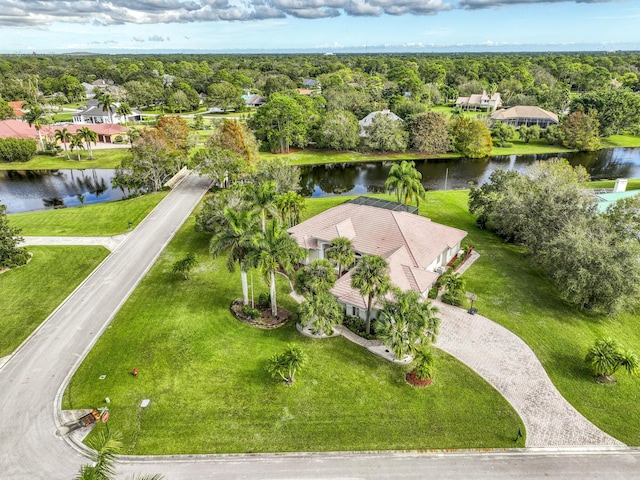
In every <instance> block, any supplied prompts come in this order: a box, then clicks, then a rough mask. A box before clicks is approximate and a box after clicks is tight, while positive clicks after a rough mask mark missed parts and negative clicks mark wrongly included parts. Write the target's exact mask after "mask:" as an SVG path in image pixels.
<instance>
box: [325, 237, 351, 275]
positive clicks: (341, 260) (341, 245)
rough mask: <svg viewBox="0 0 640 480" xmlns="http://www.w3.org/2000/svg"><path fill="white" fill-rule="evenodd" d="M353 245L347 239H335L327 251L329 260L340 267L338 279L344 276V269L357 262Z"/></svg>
mask: <svg viewBox="0 0 640 480" xmlns="http://www.w3.org/2000/svg"><path fill="white" fill-rule="evenodd" d="M355 255H356V254H355V252H354V251H353V243H351V240H349V239H348V238H346V237H338V238H334V239H333V240H332V241H331V247H329V249H328V250H327V258H328V259H329V261H331V262H333V263H334V264H335V265H336V266H337V267H338V277H341V276H342V270H343V268H349V267H350V266H351V264H352V263H353V261H354V260H355Z"/></svg>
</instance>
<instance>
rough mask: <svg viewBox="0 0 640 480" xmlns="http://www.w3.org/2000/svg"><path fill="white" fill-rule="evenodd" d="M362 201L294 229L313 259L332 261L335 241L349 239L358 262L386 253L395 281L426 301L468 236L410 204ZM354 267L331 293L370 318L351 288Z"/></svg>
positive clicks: (347, 309) (357, 313)
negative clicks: (414, 210)
mask: <svg viewBox="0 0 640 480" xmlns="http://www.w3.org/2000/svg"><path fill="white" fill-rule="evenodd" d="M376 203H377V201H376V199H370V198H368V197H358V198H356V199H354V200H351V201H348V202H345V203H343V204H341V205H338V206H336V207H333V208H330V209H329V210H326V211H324V212H322V213H320V214H319V215H316V216H315V217H312V218H310V219H308V220H306V221H304V222H302V223H300V224H298V225H296V226H294V227H292V228H290V229H289V230H288V232H289V233H290V234H291V236H292V237H293V238H295V240H296V242H297V243H298V245H299V246H301V247H302V248H304V249H305V250H307V251H308V261H313V260H315V259H319V258H326V252H327V250H328V249H329V248H330V247H331V242H332V241H333V240H334V239H336V238H338V237H346V238H348V239H349V240H351V242H352V243H353V248H354V250H355V254H356V261H357V259H358V258H359V257H361V256H363V255H380V256H381V257H383V258H385V259H386V260H387V262H388V264H389V276H390V277H391V282H392V284H393V285H395V286H396V287H398V288H400V289H401V290H402V291H408V290H415V291H417V292H419V293H420V294H421V295H422V296H423V297H426V295H427V293H428V292H429V289H431V287H432V286H433V284H434V283H435V282H436V280H437V279H438V277H439V276H440V275H441V273H442V272H443V271H444V268H445V267H446V265H447V264H448V263H449V262H450V261H451V260H452V259H453V257H455V256H456V255H457V253H458V251H459V250H460V243H461V242H462V239H463V238H464V237H466V235H467V232H465V231H463V230H459V229H457V228H452V227H448V226H446V225H441V224H439V223H435V222H432V221H431V220H429V219H428V218H425V217H421V216H420V215H417V214H416V213H411V212H410V211H408V210H409V209H408V208H403V207H407V206H406V205H403V204H399V203H396V202H385V204H383V205H381V206H374V205H375V204H376ZM352 272H353V269H351V270H349V271H348V272H347V273H346V274H345V275H343V276H342V277H341V278H339V279H338V281H337V282H336V284H335V286H334V288H333V289H332V290H331V293H333V294H334V295H335V296H336V297H337V298H338V300H339V301H340V302H341V303H342V304H343V305H344V308H345V312H346V313H347V315H354V316H360V317H361V318H365V316H366V304H365V301H364V300H363V298H362V296H361V295H360V293H359V292H358V291H357V290H354V289H353V288H351V274H352Z"/></svg>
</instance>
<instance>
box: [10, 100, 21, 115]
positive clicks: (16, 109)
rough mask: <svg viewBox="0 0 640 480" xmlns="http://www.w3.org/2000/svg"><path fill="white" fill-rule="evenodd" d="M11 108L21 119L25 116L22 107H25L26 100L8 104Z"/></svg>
mask: <svg viewBox="0 0 640 480" xmlns="http://www.w3.org/2000/svg"><path fill="white" fill-rule="evenodd" d="M7 103H8V104H9V106H10V107H11V108H13V114H14V115H15V116H16V117H18V118H20V117H22V116H23V115H24V111H23V110H22V107H23V106H24V100H18V101H16V102H7Z"/></svg>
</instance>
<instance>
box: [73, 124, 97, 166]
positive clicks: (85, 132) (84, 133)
mask: <svg viewBox="0 0 640 480" xmlns="http://www.w3.org/2000/svg"><path fill="white" fill-rule="evenodd" d="M76 136H78V137H80V138H81V139H82V140H84V141H85V143H86V144H87V151H88V152H89V158H90V159H91V160H93V149H92V148H91V143H93V144H94V145H95V144H96V143H97V142H98V134H97V133H96V132H94V131H93V130H91V129H90V128H89V127H82V128H81V129H80V130H78V132H77V133H76Z"/></svg>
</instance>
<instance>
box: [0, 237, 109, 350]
mask: <svg viewBox="0 0 640 480" xmlns="http://www.w3.org/2000/svg"><path fill="white" fill-rule="evenodd" d="M29 251H30V252H32V253H33V258H32V259H31V261H30V262H29V264H27V265H26V266H24V267H21V268H16V269H15V270H11V271H8V272H5V273H3V274H0V291H1V292H2V302H0V331H2V335H0V357H3V356H5V355H8V354H10V353H11V352H12V351H14V350H15V349H16V348H17V347H18V346H19V345H20V344H21V343H22V342H23V341H24V339H25V338H27V337H28V336H29V335H30V334H31V332H33V331H34V330H35V329H36V327H37V326H38V325H40V324H41V323H42V321H43V320H44V319H45V318H47V316H49V314H50V313H51V312H52V311H53V310H55V308H56V307H57V306H58V305H60V303H62V301H63V300H64V299H65V298H66V297H67V296H68V295H69V294H70V293H71V292H72V291H73V290H74V289H75V288H76V287H77V286H78V285H79V284H80V282H82V281H83V280H84V279H85V278H86V277H87V275H89V273H90V272H91V271H93V269H94V268H95V267H96V266H98V264H99V263H100V262H101V261H102V260H103V259H104V258H105V257H106V256H107V254H108V253H109V252H108V251H107V249H105V248H102V247H29Z"/></svg>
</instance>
